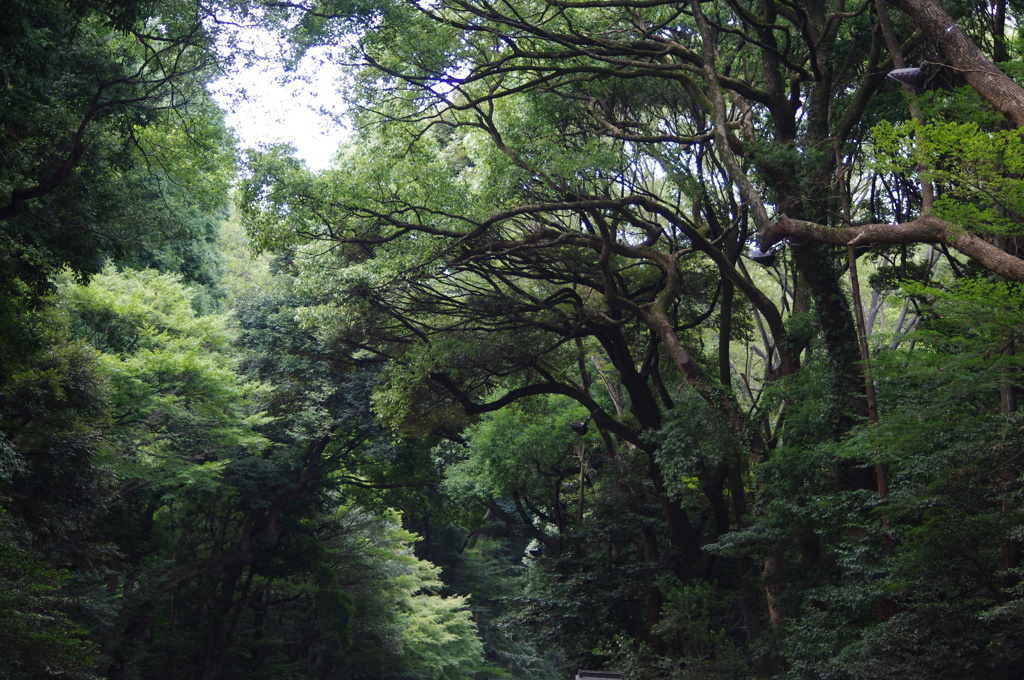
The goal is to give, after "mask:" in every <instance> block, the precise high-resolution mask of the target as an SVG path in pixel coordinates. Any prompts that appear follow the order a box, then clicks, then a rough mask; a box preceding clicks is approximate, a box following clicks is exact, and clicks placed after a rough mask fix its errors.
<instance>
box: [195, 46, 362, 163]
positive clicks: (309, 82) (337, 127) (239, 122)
mask: <svg viewBox="0 0 1024 680" xmlns="http://www.w3.org/2000/svg"><path fill="white" fill-rule="evenodd" d="M267 47H268V49H272V46H269V45H268V46H267ZM269 62H270V60H267V62H264V63H263V64H258V65H255V66H251V67H248V68H242V69H240V70H238V71H236V72H234V73H230V74H228V75H227V76H225V77H223V78H221V79H220V80H218V81H216V82H215V83H214V84H213V87H212V88H211V90H212V92H213V96H214V99H215V100H216V101H217V102H218V103H219V104H220V106H221V108H223V109H224V110H225V112H226V119H227V124H228V125H229V126H231V127H232V128H234V130H235V134H236V135H237V136H238V138H239V140H240V146H241V148H242V149H247V148H260V147H266V146H270V145H272V144H276V143H280V142H287V143H289V144H291V145H292V146H294V147H295V148H296V150H297V153H296V155H297V156H298V157H299V158H301V159H303V160H304V161H305V162H306V164H307V165H308V166H309V168H310V169H312V170H322V169H324V168H326V167H327V166H328V165H329V163H330V161H331V158H332V157H333V156H334V152H335V151H336V150H337V148H338V145H339V144H340V143H341V142H342V141H343V140H344V139H345V136H346V134H347V131H346V129H345V126H344V125H343V124H342V123H340V122H339V119H340V118H342V116H343V113H344V111H343V109H342V105H341V97H340V96H339V95H338V94H337V89H338V86H337V82H338V78H339V77H340V76H341V75H342V74H341V71H340V69H339V68H337V67H335V66H332V65H331V64H329V63H324V62H323V61H321V63H319V64H314V61H313V60H307V61H306V62H305V63H306V65H305V67H304V68H302V69H300V75H301V76H302V79H301V80H295V79H291V80H289V79H287V78H286V77H285V76H286V74H285V73H284V71H282V70H280V69H275V68H272V67H270V66H268V65H267V64H268V63H269ZM325 111H326V112H330V113H325Z"/></svg>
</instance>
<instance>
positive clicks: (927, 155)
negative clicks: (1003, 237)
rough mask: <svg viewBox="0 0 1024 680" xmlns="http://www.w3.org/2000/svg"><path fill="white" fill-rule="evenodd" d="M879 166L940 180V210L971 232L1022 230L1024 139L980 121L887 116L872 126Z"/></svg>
mask: <svg viewBox="0 0 1024 680" xmlns="http://www.w3.org/2000/svg"><path fill="white" fill-rule="evenodd" d="M872 137H873V140H874V144H875V150H876V152H877V153H876V156H875V163H874V164H875V168H876V169H877V171H878V172H882V173H902V174H908V175H910V174H914V173H917V174H919V176H920V178H921V180H922V181H930V182H933V183H935V185H936V186H937V188H938V190H939V195H938V197H937V199H936V202H935V213H936V215H937V216H939V217H943V218H945V219H947V220H949V221H950V222H953V223H954V224H957V225H960V226H961V227H963V228H964V229H967V230H968V231H970V232H980V233H985V234H992V235H1000V234H1017V233H1020V232H1021V222H1022V220H1024V179H1022V175H1024V173H1022V170H1024V142H1022V141H1021V138H1020V133H1019V132H1018V131H1016V130H994V131H993V130H984V129H982V128H980V127H979V126H978V124H977V123H974V122H966V123H959V122H930V123H927V124H919V123H917V122H914V121H908V122H905V123H901V124H899V125H892V124H891V123H888V122H885V123H882V124H880V125H878V126H876V127H875V128H874V129H873V130H872Z"/></svg>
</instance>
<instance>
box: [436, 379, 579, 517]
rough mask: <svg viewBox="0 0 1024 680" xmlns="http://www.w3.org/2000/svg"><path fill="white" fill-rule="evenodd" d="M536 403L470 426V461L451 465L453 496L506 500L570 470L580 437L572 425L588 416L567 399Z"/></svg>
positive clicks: (489, 416)
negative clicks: (552, 474) (549, 475)
mask: <svg viewBox="0 0 1024 680" xmlns="http://www.w3.org/2000/svg"><path fill="white" fill-rule="evenodd" d="M537 402H539V403H536V404H533V408H526V409H524V408H515V407H510V408H505V409H502V410H500V411H495V412H493V413H488V414H487V415H486V416H484V417H483V418H481V420H480V421H479V422H477V423H474V424H473V425H471V426H470V427H469V428H467V430H466V432H465V435H464V436H465V438H466V449H465V456H466V457H465V459H463V460H462V461H460V462H458V463H456V464H455V465H453V466H451V468H450V469H449V470H448V472H447V475H446V479H445V482H444V484H445V487H446V488H447V489H448V491H449V493H451V494H452V495H453V496H455V497H457V498H466V499H474V500H481V499H486V498H487V497H489V496H494V497H501V496H504V495H506V494H509V493H511V492H512V491H514V490H517V489H522V488H537V487H542V486H543V485H544V484H545V481H544V473H545V472H550V471H552V470H557V469H560V468H564V467H565V466H566V459H567V458H568V457H569V456H571V455H572V454H573V453H574V451H575V445H576V443H577V441H578V439H579V438H578V437H577V435H575V434H573V431H572V430H571V429H570V428H569V426H568V424H569V423H570V422H573V421H582V420H583V419H585V418H586V417H587V416H586V412H585V411H584V410H583V409H581V408H580V407H579V405H578V404H575V403H574V402H571V401H570V400H569V399H567V398H565V397H559V396H549V397H538V398H537ZM568 464H569V465H570V466H572V465H574V463H572V462H570V463H568Z"/></svg>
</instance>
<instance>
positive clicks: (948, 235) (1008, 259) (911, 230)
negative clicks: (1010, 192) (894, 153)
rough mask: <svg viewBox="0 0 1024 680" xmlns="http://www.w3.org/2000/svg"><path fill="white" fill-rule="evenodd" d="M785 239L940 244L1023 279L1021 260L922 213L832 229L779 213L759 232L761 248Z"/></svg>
mask: <svg viewBox="0 0 1024 680" xmlns="http://www.w3.org/2000/svg"><path fill="white" fill-rule="evenodd" d="M785 238H792V239H797V240H800V239H807V240H811V241H817V242H818V243H827V244H831V245H836V246H868V245H873V244H875V243H942V244H945V245H948V246H950V247H952V248H954V249H956V250H958V251H959V252H961V253H963V254H964V255H966V256H967V257H969V258H971V259H972V260H974V261H975V262H977V263H978V264H980V265H981V266H983V267H985V268H986V269H988V270H990V271H993V272H995V273H997V274H999V275H1000V276H1003V277H1005V278H1007V279H1010V280H1012V281H1024V260H1022V259H1021V258H1019V257H1016V256H1015V255H1011V254H1009V253H1007V252H1006V251H1004V250H1002V249H1001V248H999V247H998V246H996V245H994V244H992V243H989V242H988V241H986V240H985V239H983V238H981V237H980V236H975V235H973V234H968V233H967V232H965V231H963V230H962V229H961V228H960V227H957V226H956V225H953V224H951V223H949V222H947V221H945V220H943V219H940V218H938V217H932V216H923V217H919V218H917V219H916V220H911V221H910V222H904V223H902V224H862V225H860V226H854V227H841V228H832V227H826V226H824V225H821V224H817V223H815V222H807V221H804V220H794V219H790V218H789V217H787V216H785V215H782V216H781V217H780V218H779V220H778V221H777V222H773V223H772V224H771V225H769V227H768V229H767V230H765V231H763V232H762V233H761V235H760V238H759V242H760V245H761V249H762V250H766V249H768V248H770V247H771V246H772V245H774V244H775V243H778V242H779V241H781V240H782V239H785Z"/></svg>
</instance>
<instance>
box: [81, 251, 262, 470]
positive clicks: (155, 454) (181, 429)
mask: <svg viewBox="0 0 1024 680" xmlns="http://www.w3.org/2000/svg"><path fill="white" fill-rule="evenodd" d="M193 296H194V292H193V291H192V290H190V289H189V288H187V287H186V286H184V285H183V284H181V283H180V281H179V280H178V279H177V277H175V276H172V275H167V274H160V273H158V272H155V271H152V270H146V271H117V270H115V269H113V268H108V269H107V270H105V271H104V272H103V273H102V274H100V275H98V276H97V277H96V278H95V279H94V280H93V282H92V284H91V285H89V286H80V285H75V284H72V283H70V282H65V283H64V285H63V287H62V304H64V305H65V306H66V307H67V308H68V310H69V311H70V312H71V314H72V317H73V318H74V319H75V323H76V326H77V327H78V330H79V333H80V335H82V336H83V337H85V338H87V339H88V340H89V341H91V343H92V344H93V346H95V347H96V348H97V349H99V350H100V351H101V354H100V356H99V364H100V366H101V367H102V371H103V373H104V374H105V376H106V378H107V380H108V381H109V383H110V385H111V389H112V397H111V404H112V408H113V423H112V425H111V426H110V431H109V434H108V447H109V450H110V452H111V453H112V454H113V456H114V461H115V462H116V463H115V464H116V465H119V466H123V469H122V470H120V474H121V475H128V476H132V477H135V478H138V479H144V480H147V481H150V482H159V483H162V484H167V485H170V486H177V485H184V486H186V487H190V488H193V489H195V490H210V489H212V488H213V485H214V482H215V480H216V478H217V476H218V475H219V474H220V473H221V471H222V470H223V469H224V466H225V465H226V463H227V460H228V459H229V458H231V457H233V456H235V455H239V454H243V453H244V454H245V455H251V454H254V453H259V452H260V451H263V450H265V449H266V448H267V447H268V446H269V442H268V441H267V440H266V439H265V438H264V437H263V436H262V435H260V434H259V433H258V432H257V431H256V428H257V427H258V426H259V425H261V424H263V423H265V422H266V418H265V416H262V415H260V414H259V409H258V407H257V404H258V400H259V399H260V394H261V392H262V391H264V390H265V389H266V388H265V387H263V386H261V385H259V384H257V383H253V382H249V381H245V380H243V379H242V378H241V377H240V376H239V375H238V373H237V371H236V367H235V363H236V360H235V358H234V357H233V356H232V354H231V351H230V350H231V347H230V340H231V334H230V332H229V330H228V326H227V322H226V318H225V317H223V316H218V315H205V316H200V315H197V314H196V313H195V311H194V310H193V309H192V299H193Z"/></svg>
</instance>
